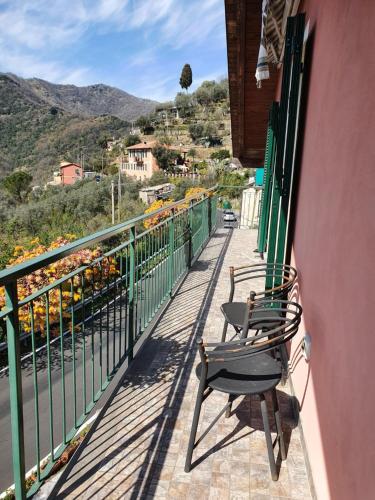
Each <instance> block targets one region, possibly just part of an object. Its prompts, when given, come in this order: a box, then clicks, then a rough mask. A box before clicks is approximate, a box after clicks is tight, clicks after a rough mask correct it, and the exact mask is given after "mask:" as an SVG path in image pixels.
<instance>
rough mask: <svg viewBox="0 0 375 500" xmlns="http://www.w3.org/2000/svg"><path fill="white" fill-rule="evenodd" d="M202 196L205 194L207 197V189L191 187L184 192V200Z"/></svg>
mask: <svg viewBox="0 0 375 500" xmlns="http://www.w3.org/2000/svg"><path fill="white" fill-rule="evenodd" d="M203 194H205V195H206V196H209V195H210V192H209V191H208V190H207V189H205V188H202V187H192V188H190V189H188V190H187V191H186V193H185V198H186V199H187V198H192V197H194V198H199V197H200V196H202V195H203Z"/></svg>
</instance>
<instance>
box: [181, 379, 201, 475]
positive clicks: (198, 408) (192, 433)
mask: <svg viewBox="0 0 375 500" xmlns="http://www.w3.org/2000/svg"><path fill="white" fill-rule="evenodd" d="M205 388H206V383H205V380H202V379H201V381H200V383H199V389H198V393H197V399H196V402H195V409H194V416H193V422H192V424H191V431H190V438H189V444H188V449H187V453H186V460H185V472H190V469H191V460H192V457H193V451H194V447H195V437H196V435H197V429H198V422H199V415H200V413H201V408H202V402H203V393H204V391H205Z"/></svg>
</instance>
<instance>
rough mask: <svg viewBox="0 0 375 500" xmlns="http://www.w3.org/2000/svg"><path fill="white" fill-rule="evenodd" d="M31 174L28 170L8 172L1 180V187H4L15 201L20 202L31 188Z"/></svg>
mask: <svg viewBox="0 0 375 500" xmlns="http://www.w3.org/2000/svg"><path fill="white" fill-rule="evenodd" d="M32 180H33V176H32V175H30V174H29V173H28V172H23V171H21V172H14V173H13V174H9V175H8V176H7V177H5V179H3V180H2V182H1V187H2V188H3V189H5V190H6V191H7V192H8V193H9V195H10V196H12V197H13V198H14V199H15V201H17V202H19V203H21V202H22V201H23V200H24V198H25V197H26V196H27V195H28V194H29V192H30V190H31V181H32Z"/></svg>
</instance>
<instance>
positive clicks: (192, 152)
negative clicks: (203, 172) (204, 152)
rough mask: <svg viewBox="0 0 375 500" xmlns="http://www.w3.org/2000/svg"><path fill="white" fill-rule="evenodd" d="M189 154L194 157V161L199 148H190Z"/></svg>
mask: <svg viewBox="0 0 375 500" xmlns="http://www.w3.org/2000/svg"><path fill="white" fill-rule="evenodd" d="M188 156H190V157H191V158H193V161H194V159H195V157H196V156H197V150H196V149H195V148H190V149H189V151H188Z"/></svg>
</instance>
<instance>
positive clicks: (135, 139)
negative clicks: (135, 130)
mask: <svg viewBox="0 0 375 500" xmlns="http://www.w3.org/2000/svg"><path fill="white" fill-rule="evenodd" d="M140 142H141V138H140V137H139V135H137V134H133V135H128V136H126V137H125V141H124V144H125V147H127V148H128V147H130V146H134V145H135V144H139V143H140Z"/></svg>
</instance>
